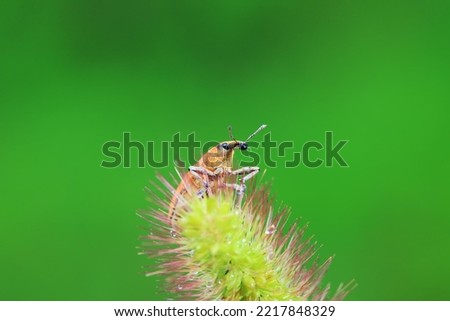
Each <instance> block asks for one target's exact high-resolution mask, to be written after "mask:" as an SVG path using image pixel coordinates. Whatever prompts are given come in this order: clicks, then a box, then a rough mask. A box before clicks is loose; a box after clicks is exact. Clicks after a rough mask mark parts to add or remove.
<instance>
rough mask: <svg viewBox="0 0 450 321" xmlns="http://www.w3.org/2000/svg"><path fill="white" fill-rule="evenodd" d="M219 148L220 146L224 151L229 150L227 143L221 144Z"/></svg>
mask: <svg viewBox="0 0 450 321" xmlns="http://www.w3.org/2000/svg"><path fill="white" fill-rule="evenodd" d="M220 146H222V148H223V149H225V150H229V149H230V145H228V143H222V144H221V145H220Z"/></svg>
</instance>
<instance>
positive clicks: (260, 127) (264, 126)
mask: <svg viewBox="0 0 450 321" xmlns="http://www.w3.org/2000/svg"><path fill="white" fill-rule="evenodd" d="M266 127H267V125H261V126H259V128H258V129H257V130H255V132H254V133H253V134H251V135H250V136H248V138H247V139H246V142H248V141H249V140H250V138H252V137H253V136H255V135H256V134H258V133H259V132H260V131H261V130H263V129H264V128H266Z"/></svg>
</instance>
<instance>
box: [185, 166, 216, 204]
mask: <svg viewBox="0 0 450 321" xmlns="http://www.w3.org/2000/svg"><path fill="white" fill-rule="evenodd" d="M189 172H190V173H191V174H192V176H194V177H195V178H196V179H198V180H199V181H200V182H201V183H202V184H203V187H204V189H203V190H200V191H199V192H198V193H197V195H198V196H199V197H203V194H204V193H205V192H206V193H208V189H209V183H208V180H207V179H206V180H205V179H203V177H202V176H201V175H207V176H206V177H208V176H215V174H214V173H213V172H211V171H210V170H208V169H206V168H204V167H201V166H189Z"/></svg>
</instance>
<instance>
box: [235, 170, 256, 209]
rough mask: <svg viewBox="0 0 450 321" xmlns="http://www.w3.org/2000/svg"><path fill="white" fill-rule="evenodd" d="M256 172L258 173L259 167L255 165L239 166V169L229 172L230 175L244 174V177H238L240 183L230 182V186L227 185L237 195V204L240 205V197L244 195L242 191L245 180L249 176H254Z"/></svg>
mask: <svg viewBox="0 0 450 321" xmlns="http://www.w3.org/2000/svg"><path fill="white" fill-rule="evenodd" d="M258 173H259V167H257V166H251V167H242V168H239V169H236V170H234V171H231V172H230V174H231V175H245V176H244V177H242V178H241V179H240V184H230V185H232V186H229V187H233V188H234V190H235V191H236V193H237V195H238V201H237V204H238V206H241V203H242V198H243V197H244V192H245V188H246V186H245V182H247V181H248V180H249V179H250V178H252V177H253V176H255V175H256V174H258Z"/></svg>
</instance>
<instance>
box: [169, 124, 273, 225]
mask: <svg viewBox="0 0 450 321" xmlns="http://www.w3.org/2000/svg"><path fill="white" fill-rule="evenodd" d="M264 128H266V125H261V126H260V127H259V128H258V129H257V130H256V131H255V132H254V133H253V134H251V135H250V136H249V137H248V138H247V139H246V140H245V141H238V140H236V139H235V138H234V137H233V135H232V133H231V127H229V128H228V130H229V134H230V139H231V140H229V141H224V142H222V143H220V144H218V145H216V146H213V147H212V148H211V149H209V150H208V152H207V153H205V154H204V155H203V156H202V157H201V159H200V160H199V161H198V162H197V163H196V164H195V165H194V166H190V167H189V172H187V173H186V174H185V175H184V177H183V179H182V182H181V183H180V184H179V185H178V187H177V189H176V190H175V192H174V195H173V197H172V200H171V202H170V205H169V219H170V220H171V221H172V219H174V218H175V216H176V210H177V207H178V206H179V200H180V196H183V195H185V194H186V193H188V192H189V191H195V192H196V194H197V195H198V197H204V196H205V195H206V196H208V195H209V194H214V193H216V192H217V190H218V189H219V188H233V189H234V190H235V191H236V194H237V196H238V202H237V204H240V203H241V201H242V197H243V194H244V191H245V182H246V181H248V180H249V179H250V178H252V177H253V176H255V175H256V174H258V172H259V167H256V166H250V167H242V168H239V169H236V170H233V169H232V166H233V153H234V150H235V149H240V150H246V149H247V148H248V145H247V141H248V140H249V139H251V138H252V137H253V136H255V135H256V134H257V133H259V132H260V131H261V130H263V129H264ZM239 175H242V177H241V178H240V179H239V183H228V182H227V181H226V177H228V176H239Z"/></svg>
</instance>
